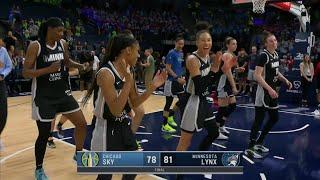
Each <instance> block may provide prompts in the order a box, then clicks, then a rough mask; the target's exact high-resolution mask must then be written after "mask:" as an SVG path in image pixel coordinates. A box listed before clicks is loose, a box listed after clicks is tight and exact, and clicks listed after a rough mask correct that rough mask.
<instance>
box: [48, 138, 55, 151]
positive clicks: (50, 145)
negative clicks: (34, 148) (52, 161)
mask: <svg viewBox="0 0 320 180" xmlns="http://www.w3.org/2000/svg"><path fill="white" fill-rule="evenodd" d="M47 146H48V148H51V149H54V148H56V144H55V143H54V142H53V139H52V140H48V142H47Z"/></svg>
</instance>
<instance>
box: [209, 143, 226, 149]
mask: <svg viewBox="0 0 320 180" xmlns="http://www.w3.org/2000/svg"><path fill="white" fill-rule="evenodd" d="M212 145H215V146H218V147H221V148H223V149H226V148H227V147H225V146H223V145H221V144H217V143H212Z"/></svg>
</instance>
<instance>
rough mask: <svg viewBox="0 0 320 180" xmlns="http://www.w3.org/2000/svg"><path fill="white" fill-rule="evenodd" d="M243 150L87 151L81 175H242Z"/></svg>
mask: <svg viewBox="0 0 320 180" xmlns="http://www.w3.org/2000/svg"><path fill="white" fill-rule="evenodd" d="M241 153H242V152H241V151H204V152H201V151H192V152H191V151H185V152H176V151H166V152H164V151H121V152H118V151H104V152H102V151H87V152H78V154H77V171H78V173H79V174H123V173H125V174H137V173H157V174H203V173H212V174H243V166H242V158H241Z"/></svg>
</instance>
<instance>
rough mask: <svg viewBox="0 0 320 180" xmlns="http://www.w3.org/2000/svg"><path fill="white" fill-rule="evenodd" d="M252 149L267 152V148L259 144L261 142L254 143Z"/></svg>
mask: <svg viewBox="0 0 320 180" xmlns="http://www.w3.org/2000/svg"><path fill="white" fill-rule="evenodd" d="M253 149H254V150H255V151H261V152H263V153H267V152H269V149H268V148H266V147H265V146H263V145H261V144H256V145H254V146H253Z"/></svg>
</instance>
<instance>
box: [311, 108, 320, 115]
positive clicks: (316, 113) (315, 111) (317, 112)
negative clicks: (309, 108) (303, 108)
mask: <svg viewBox="0 0 320 180" xmlns="http://www.w3.org/2000/svg"><path fill="white" fill-rule="evenodd" d="M312 114H314V115H315V116H319V115H320V111H319V110H318V109H316V110H314V111H313V112H312Z"/></svg>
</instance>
